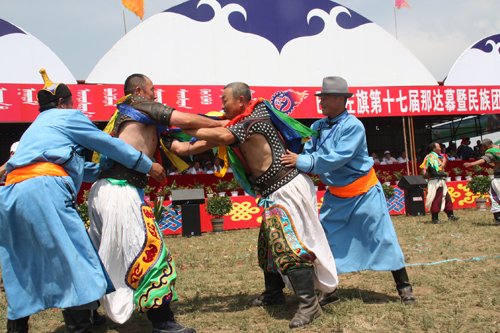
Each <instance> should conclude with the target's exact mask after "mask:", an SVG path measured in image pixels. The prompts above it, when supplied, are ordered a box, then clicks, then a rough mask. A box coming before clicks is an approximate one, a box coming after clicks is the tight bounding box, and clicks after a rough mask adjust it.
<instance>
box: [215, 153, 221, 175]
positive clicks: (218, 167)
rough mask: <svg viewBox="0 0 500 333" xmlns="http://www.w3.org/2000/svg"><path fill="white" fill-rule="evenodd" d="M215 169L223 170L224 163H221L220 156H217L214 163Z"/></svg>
mask: <svg viewBox="0 0 500 333" xmlns="http://www.w3.org/2000/svg"><path fill="white" fill-rule="evenodd" d="M213 170H214V172H215V171H219V172H220V171H221V170H222V165H221V164H220V158H218V157H217V156H216V157H215V159H214V165H213Z"/></svg>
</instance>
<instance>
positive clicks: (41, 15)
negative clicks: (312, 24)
mask: <svg viewBox="0 0 500 333" xmlns="http://www.w3.org/2000/svg"><path fill="white" fill-rule="evenodd" d="M407 1H408V3H409V5H410V6H411V8H410V9H408V8H402V9H400V10H397V9H396V10H395V8H394V0H342V1H336V2H337V3H339V4H342V5H344V6H345V7H348V8H350V9H352V10H354V11H356V12H358V13H359V14H361V15H363V16H364V17H366V18H367V19H369V20H371V21H372V22H374V23H375V24H377V25H379V26H380V27H382V28H383V29H384V30H386V31H387V32H389V33H390V34H391V35H393V36H394V37H395V38H397V39H398V40H399V41H400V42H401V43H402V44H403V45H404V46H405V47H406V48H408V49H409V50H410V51H411V52H412V53H413V54H414V55H415V56H416V57H417V58H418V59H419V60H420V61H421V62H422V63H423V65H424V66H425V67H426V68H427V69H428V70H429V71H430V72H431V74H432V75H433V76H434V78H435V79H436V80H437V81H442V80H444V78H445V77H446V75H447V74H448V72H449V71H450V70H451V68H452V67H453V64H454V63H455V61H456V60H457V59H458V58H459V57H460V55H461V54H462V53H463V52H464V51H465V50H466V49H468V48H469V47H470V46H471V45H473V44H475V43H476V42H477V41H479V40H481V39H483V38H485V37H488V36H491V35H495V34H498V33H500V20H499V19H498V13H500V1H498V0H474V1H470V0H407ZM181 2H183V0H144V3H145V10H144V17H143V20H147V19H148V18H149V17H151V16H153V15H154V14H156V13H159V12H161V11H163V10H165V9H168V8H170V7H172V6H174V5H176V4H178V3H181ZM0 18H1V19H3V20H6V21H8V22H10V23H12V24H14V25H17V26H18V27H20V28H22V29H24V30H25V31H27V32H29V33H30V34H32V35H33V36H35V37H36V38H37V39H39V40H40V41H41V42H42V43H44V44H45V45H47V46H48V47H49V48H50V49H51V50H52V51H53V52H54V53H55V54H56V55H57V56H58V57H59V58H60V59H61V60H62V61H63V63H64V64H65V65H66V66H67V67H68V69H69V70H70V72H71V73H72V74H73V76H74V77H75V79H77V80H85V79H86V78H87V76H88V75H89V74H90V72H91V71H92V69H93V68H94V66H95V65H96V64H97V63H98V62H99V60H100V59H101V58H102V57H103V56H104V55H105V54H106V53H107V52H108V51H109V50H110V49H111V48H112V47H113V45H114V44H115V43H116V42H118V40H120V39H121V38H122V37H123V36H124V35H125V28H126V31H130V30H132V29H133V28H134V27H136V26H137V25H138V24H140V23H141V22H142V21H141V20H140V18H138V17H137V16H136V15H135V14H133V13H131V12H130V11H128V10H127V9H124V8H123V6H122V2H121V0H85V1H82V0H45V1H40V0H16V1H12V0H0ZM131 47H133V45H131Z"/></svg>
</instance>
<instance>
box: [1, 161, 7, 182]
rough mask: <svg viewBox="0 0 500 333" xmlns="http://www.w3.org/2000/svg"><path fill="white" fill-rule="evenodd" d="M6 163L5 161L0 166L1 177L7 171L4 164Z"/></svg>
mask: <svg viewBox="0 0 500 333" xmlns="http://www.w3.org/2000/svg"><path fill="white" fill-rule="evenodd" d="M6 165H7V162H5V163H4V164H3V165H2V166H0V178H2V177H3V176H4V175H5V173H6V172H7V169H6V168H5V166H6Z"/></svg>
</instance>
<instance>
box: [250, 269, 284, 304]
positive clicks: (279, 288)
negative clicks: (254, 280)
mask: <svg viewBox="0 0 500 333" xmlns="http://www.w3.org/2000/svg"><path fill="white" fill-rule="evenodd" d="M264 283H265V286H266V291H264V292H263V293H262V295H260V296H259V297H257V298H254V299H251V300H250V301H249V302H248V304H249V305H250V306H267V305H281V304H285V302H286V299H285V294H283V288H285V283H284V282H283V277H282V276H281V274H279V273H267V272H264Z"/></svg>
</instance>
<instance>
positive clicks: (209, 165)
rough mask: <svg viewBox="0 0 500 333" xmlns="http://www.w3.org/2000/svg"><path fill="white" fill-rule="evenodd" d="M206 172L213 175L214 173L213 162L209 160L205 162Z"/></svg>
mask: <svg viewBox="0 0 500 333" xmlns="http://www.w3.org/2000/svg"><path fill="white" fill-rule="evenodd" d="M205 173H206V174H207V175H211V174H213V173H214V168H213V167H212V162H210V161H207V163H205Z"/></svg>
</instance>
